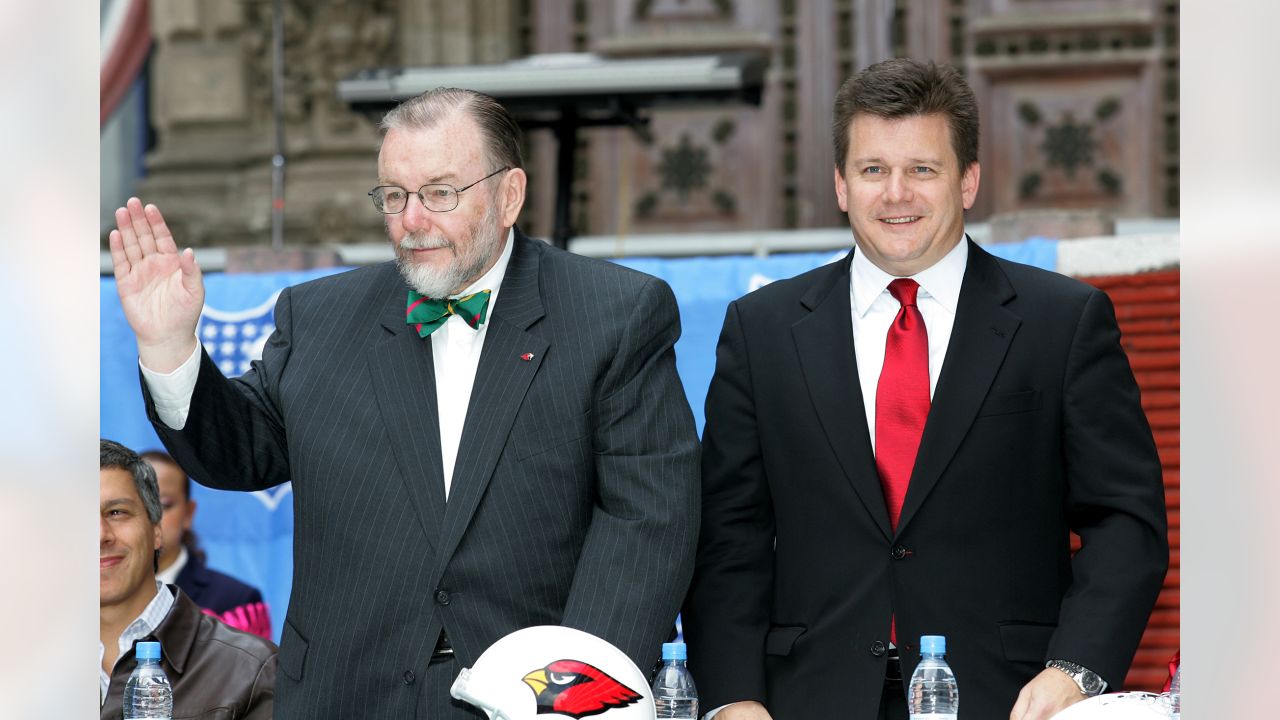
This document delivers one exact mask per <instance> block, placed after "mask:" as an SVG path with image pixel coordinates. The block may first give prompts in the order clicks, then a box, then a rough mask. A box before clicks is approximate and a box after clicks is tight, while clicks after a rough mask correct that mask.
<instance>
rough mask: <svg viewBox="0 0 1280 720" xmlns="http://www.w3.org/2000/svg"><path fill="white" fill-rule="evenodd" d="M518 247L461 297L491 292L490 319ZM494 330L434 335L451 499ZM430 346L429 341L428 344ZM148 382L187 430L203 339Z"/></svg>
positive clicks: (444, 330)
mask: <svg viewBox="0 0 1280 720" xmlns="http://www.w3.org/2000/svg"><path fill="white" fill-rule="evenodd" d="M514 247H515V230H514V229H513V230H509V231H507V239H506V243H505V245H504V246H503V248H502V254H501V255H499V256H498V261H497V262H496V263H494V265H493V267H492V268H490V269H489V272H487V273H485V274H484V275H482V276H481V277H480V279H479V280H477V281H475V282H474V283H472V284H471V285H469V286H467V287H466V288H464V289H463V291H462V292H460V293H458V295H457V297H464V296H466V295H470V294H471V293H474V292H477V291H479V290H489V291H490V294H489V308H488V311H487V317H491V316H492V315H493V309H494V308H495V307H497V304H498V290H499V288H500V286H501V285H502V278H503V276H505V275H506V273H507V265H508V263H510V262H511V251H512V248H514ZM488 330H489V323H488V322H485V323H484V324H483V325H481V326H480V328H479V329H478V330H473V329H472V328H471V326H470V325H468V324H467V322H466V321H465V320H463V319H462V318H460V317H458V316H457V315H453V316H450V317H449V319H448V320H447V321H446V322H445V324H444V325H442V326H441V327H439V328H437V329H436V331H435V332H433V333H431V336H430V338H429V339H430V341H431V353H432V360H433V363H434V365H435V374H436V404H437V407H438V408H439V413H440V459H441V460H442V461H443V464H444V494H445V498H446V499H447V498H448V497H449V486H450V485H451V484H452V482H453V466H454V463H455V462H457V459H458V445H459V444H460V442H461V440H462V425H463V423H464V422H465V421H466V418H467V407H468V406H469V405H470V403H471V387H472V385H474V384H475V380H476V368H477V367H479V365H480V351H481V349H482V348H483V347H484V338H485V335H486V334H487V332H488ZM424 342H425V340H424ZM138 365H139V367H141V368H142V377H143V380H144V382H146V383H147V389H148V390H150V391H151V398H152V400H153V401H154V402H155V406H156V415H157V416H159V418H160V421H161V422H163V423H164V424H165V425H168V426H169V427H171V428H173V429H174V430H181V429H182V427H183V426H184V425H186V424H187V414H188V413H189V412H190V410H191V394H192V393H193V392H195V388H196V378H197V377H198V376H199V375H200V339H199V338H196V349H195V352H193V353H192V354H191V357H189V358H187V360H186V362H184V363H183V364H182V365H181V366H179V367H178V368H177V369H176V370H174V371H173V372H171V373H158V372H155V371H153V370H150V369H148V368H147V366H145V365H143V364H142V363H141V361H139V363H138Z"/></svg>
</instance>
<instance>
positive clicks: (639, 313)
mask: <svg viewBox="0 0 1280 720" xmlns="http://www.w3.org/2000/svg"><path fill="white" fill-rule="evenodd" d="M515 238H516V239H515V243H516V244H515V248H514V250H513V253H512V257H511V261H510V264H509V266H508V268H507V273H506V276H505V277H504V279H503V282H502V292H501V294H500V296H499V298H498V300H497V303H496V306H495V307H494V308H493V309H492V312H491V317H490V320H489V322H490V323H491V324H490V326H489V330H488V334H487V336H486V339H485V343H484V348H483V351H482V353H481V357H480V363H479V368H478V370H477V373H476V382H475V388H474V390H473V391H472V395H471V402H470V406H469V409H468V412H467V417H466V420H465V423H464V426H463V433H462V442H461V447H460V448H459V450H458V458H457V464H456V467H455V471H454V477H453V482H452V490H451V492H450V496H449V501H448V503H447V504H446V502H445V497H444V479H443V474H442V469H441V459H440V434H439V429H438V422H437V413H436V392H435V387H434V372H433V365H432V353H431V345H430V343H428V342H424V341H423V340H422V339H421V338H419V337H418V336H417V335H416V334H415V333H414V332H413V331H412V329H411V328H410V327H408V326H407V325H406V323H405V320H404V308H405V292H406V286H405V284H404V282H403V281H402V280H401V278H400V275H399V273H398V272H397V270H396V268H395V266H394V265H393V264H391V263H386V264H383V265H379V266H375V267H370V268H362V269H359V270H354V271H352V272H348V273H343V274H340V275H335V276H331V277H327V278H323V279H320V280H315V281H312V282H308V283H305V284H302V285H298V286H296V287H293V288H289V289H287V290H285V291H284V292H283V293H281V295H280V299H279V303H278V305H277V306H276V311H275V321H276V326H277V331H276V333H275V334H274V335H273V336H272V337H271V339H270V340H269V342H268V343H267V346H266V349H265V350H264V352H263V357H262V360H261V361H260V362H256V363H254V366H253V368H252V369H251V370H250V371H249V372H248V373H247V374H245V375H244V376H243V377H241V378H238V379H234V380H227V379H225V378H223V376H222V375H221V374H220V373H219V371H218V369H217V368H216V367H215V366H214V364H213V363H212V362H211V361H210V359H209V358H208V356H207V355H206V356H205V357H204V358H203V360H202V365H201V369H200V375H199V380H198V381H197V384H196V388H195V392H194V394H193V396H192V402H191V413H190V416H189V418H188V420H187V424H186V426H185V427H184V428H183V429H182V430H179V431H175V430H171V429H169V428H167V427H165V426H164V424H163V423H161V422H159V421H158V418H157V417H156V416H155V412H154V408H153V407H152V406H151V403H150V399H149V398H148V412H149V413H151V417H152V421H153V423H155V425H156V429H157V431H158V432H159V433H160V436H161V438H162V439H163V441H164V443H165V445H166V446H167V447H168V448H169V450H170V452H172V453H173V456H174V457H175V458H176V459H177V460H178V462H179V463H180V464H181V465H182V467H183V468H185V469H186V470H188V472H190V474H191V476H192V477H193V478H195V479H196V480H197V481H199V482H201V483H202V484H205V485H209V486H211V487H216V488H224V489H236V490H254V489H261V488H265V487H270V486H273V485H277V484H279V483H282V482H285V481H287V480H292V481H293V494H294V507H295V520H294V522H295V528H294V578H293V590H292V596H291V598H290V601H289V609H288V614H287V617H286V620H285V626H284V631H283V635H282V638H281V643H280V674H279V678H278V689H277V695H276V697H277V703H276V717H277V718H320V717H378V718H392V717H395V718H401V717H427V716H428V715H431V713H430V712H429V711H428V709H427V708H428V707H430V706H432V705H438V703H439V701H440V697H441V694H440V693H441V692H447V688H445V689H444V690H443V691H442V689H441V688H439V687H435V688H431V687H426V686H428V685H432V684H435V685H439V683H429V682H425V681H424V682H415V678H418V677H424V678H425V677H426V676H427V673H426V672H425V671H426V669H427V664H428V660H429V658H430V656H431V652H432V648H433V645H434V643H435V640H436V637H437V636H438V635H439V632H440V629H441V627H443V628H444V629H445V630H446V631H447V633H448V635H449V637H450V639H451V640H452V642H453V646H454V648H455V651H456V653H457V659H458V661H459V662H461V663H462V664H463V665H468V666H469V665H470V664H472V663H474V661H475V660H476V658H477V656H478V655H479V654H480V653H481V652H483V651H484V650H485V648H487V647H488V646H489V644H490V643H492V642H493V641H495V640H497V639H498V638H500V637H502V636H503V635H505V634H506V633H508V632H511V631H513V630H516V629H518V628H521V627H525V626H530V625H538V624H564V625H568V626H571V627H576V628H580V629H582V630H586V631H588V632H592V633H595V634H597V635H600V636H601V637H604V638H605V639H607V640H609V641H610V642H612V643H614V644H615V645H617V646H618V647H620V648H621V649H622V650H624V651H625V652H626V653H627V654H628V655H630V656H631V658H632V659H633V660H635V661H636V663H637V664H638V665H640V666H641V667H642V668H645V667H651V665H652V663H653V661H654V659H655V658H656V657H657V654H658V652H659V650H660V643H661V642H662V640H663V639H664V636H665V635H666V634H667V633H668V632H669V630H670V628H671V625H672V622H673V621H674V619H675V616H676V612H677V610H678V607H679V604H680V601H681V599H682V597H683V595H684V592H685V589H686V587H687V585H688V581H689V577H690V574H691V572H692V558H693V548H694V544H695V542H696V538H697V532H698V517H699V482H698V444H697V437H696V434H695V430H694V424H693V418H692V414H691V413H690V411H689V407H688V404H687V401H686V400H685V396H684V392H683V390H682V388H681V384H680V379H679V377H678V376H677V374H676V369H675V354H674V350H673V345H674V343H675V341H676V338H677V337H678V336H679V332H680V331H679V319H678V316H677V310H676V304H675V299H674V297H673V295H672V294H671V291H670V289H669V288H668V287H667V286H666V284H665V283H663V282H662V281H660V280H658V279H656V278H653V277H649V276H647V275H643V274H641V273H637V272H634V271H631V270H628V269H626V268H622V267H620V266H617V265H613V264H611V263H605V262H600V261H597V260H591V259H587V258H582V257H579V256H575V255H572V254H570V253H566V252H563V251H560V250H556V249H554V248H551V247H549V246H547V245H545V244H543V243H540V242H535V241H531V240H529V239H528V238H526V237H525V236H524V235H523V234H521V233H520V232H519V231H517V232H516V235H515ZM529 353H531V354H532V358H531V359H527V360H526V359H524V358H522V356H525V355H526V354H529ZM432 716H433V717H434V715H432Z"/></svg>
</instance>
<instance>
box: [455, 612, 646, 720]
mask: <svg viewBox="0 0 1280 720" xmlns="http://www.w3.org/2000/svg"><path fill="white" fill-rule="evenodd" d="M450 692H451V693H452V695H453V697H455V698H457V699H459V700H462V701H464V702H468V703H471V704H472V705H475V706H476V707H478V708H480V709H481V710H483V711H484V712H485V713H486V714H487V715H488V716H489V720H535V718H537V720H543V719H542V718H540V717H539V716H547V715H551V716H553V717H567V718H584V717H599V718H600V720H653V718H654V707H653V694H652V691H651V690H650V689H649V685H648V683H647V682H646V680H645V677H644V674H643V673H641V672H640V670H639V668H637V667H636V666H635V663H633V662H631V659H630V658H628V657H627V656H626V654H625V653H623V652H622V651H621V650H619V649H617V648H616V647H614V646H613V645H610V644H609V643H608V642H605V641H604V640H601V639H600V638H598V637H596V636H594V635H591V634H589V633H585V632H582V631H581V630H574V629H572V628H566V627H560V626H555V625H541V626H538V627H531V628H524V629H523V630H517V631H516V632H513V633H511V634H510V635H507V636H506V637H504V638H502V639H501V640H498V641H497V642H495V643H494V644H493V645H491V646H489V649H488V650H485V651H484V654H482V655H481V656H480V657H479V659H477V660H476V663H475V665H474V666H473V667H470V668H464V669H463V670H462V672H461V673H459V674H458V678H457V680H455V681H454V683H453V687H452V688H451V690H450ZM547 720H550V718H547Z"/></svg>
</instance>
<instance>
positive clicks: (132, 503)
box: [102, 498, 139, 510]
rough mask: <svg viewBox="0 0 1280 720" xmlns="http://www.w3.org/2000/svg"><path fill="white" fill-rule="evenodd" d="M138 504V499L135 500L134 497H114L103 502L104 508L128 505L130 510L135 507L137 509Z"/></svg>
mask: <svg viewBox="0 0 1280 720" xmlns="http://www.w3.org/2000/svg"><path fill="white" fill-rule="evenodd" d="M138 505H139V503H138V501H137V500H134V499H133V498H112V499H110V500H108V501H106V502H104V503H102V509H103V510H107V509H109V508H115V507H127V508H129V509H130V510H133V509H136V508H137V507H138Z"/></svg>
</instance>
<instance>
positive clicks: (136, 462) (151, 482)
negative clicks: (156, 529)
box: [98, 439, 164, 525]
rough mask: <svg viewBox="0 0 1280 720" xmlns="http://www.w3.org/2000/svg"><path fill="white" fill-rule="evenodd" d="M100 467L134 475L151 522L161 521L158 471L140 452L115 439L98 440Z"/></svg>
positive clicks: (134, 480)
mask: <svg viewBox="0 0 1280 720" xmlns="http://www.w3.org/2000/svg"><path fill="white" fill-rule="evenodd" d="M98 469H99V470H112V469H114V470H124V471H125V472H127V473H129V474H130V475H132V476H133V484H134V486H135V487H137V488H138V497H139V498H141V499H142V506H143V507H144V508H146V510H147V517H148V518H150V519H151V524H152V525H156V524H158V523H159V522H160V516H161V515H163V514H164V508H162V507H161V506H160V487H159V484H158V483H157V482H156V471H155V469H154V468H152V467H151V465H149V464H148V463H147V462H146V461H145V460H143V459H142V457H141V456H139V455H138V453H136V452H134V451H132V450H130V449H129V448H127V447H125V446H123V445H121V444H120V443H118V442H115V441H113V440H103V439H100V440H99V441H98Z"/></svg>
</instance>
